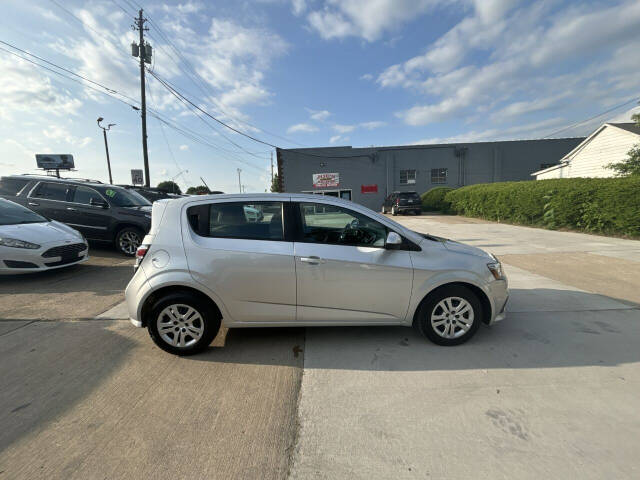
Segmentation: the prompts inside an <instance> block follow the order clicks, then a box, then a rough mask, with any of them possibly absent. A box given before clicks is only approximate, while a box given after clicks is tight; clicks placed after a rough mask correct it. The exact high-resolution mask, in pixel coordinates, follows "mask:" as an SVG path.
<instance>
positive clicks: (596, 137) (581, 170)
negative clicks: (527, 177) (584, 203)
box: [531, 123, 640, 180]
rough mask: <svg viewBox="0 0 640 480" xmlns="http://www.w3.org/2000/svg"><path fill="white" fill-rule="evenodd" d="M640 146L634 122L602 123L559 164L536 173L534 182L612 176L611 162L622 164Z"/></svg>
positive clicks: (637, 128) (638, 129)
mask: <svg viewBox="0 0 640 480" xmlns="http://www.w3.org/2000/svg"><path fill="white" fill-rule="evenodd" d="M638 144H640V127H638V126H637V125H636V124H635V123H605V124H604V125H602V126H600V127H599V128H598V129H597V130H596V131H595V132H593V133H592V134H591V135H589V136H588V137H587V138H585V139H584V141H583V142H581V143H580V144H579V145H578V146H576V148H574V149H572V150H571V151H570V152H569V153H567V154H566V155H565V156H564V157H562V158H561V159H560V163H558V164H557V165H553V166H551V167H549V168H545V169H542V170H538V171H536V172H533V173H532V174H531V175H532V176H534V177H535V178H536V180H544V179H546V178H575V177H613V176H614V175H615V171H614V170H612V169H610V168H607V165H609V164H610V163H620V162H623V161H624V160H625V159H626V158H627V156H628V153H629V150H631V149H632V148H633V147H634V146H635V145H638Z"/></svg>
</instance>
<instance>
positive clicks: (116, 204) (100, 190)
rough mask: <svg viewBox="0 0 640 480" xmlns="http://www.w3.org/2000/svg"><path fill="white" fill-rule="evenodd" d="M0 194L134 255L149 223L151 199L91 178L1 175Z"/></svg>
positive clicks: (94, 238) (92, 238) (87, 235)
mask: <svg viewBox="0 0 640 480" xmlns="http://www.w3.org/2000/svg"><path fill="white" fill-rule="evenodd" d="M0 197H3V198H5V199H8V200H11V201H13V202H16V203H19V204H20V205H23V206H25V207H27V208H29V209H31V210H33V211H34V212H36V213H39V214H40V215H42V216H44V217H47V218H51V219H53V220H57V221H59V222H62V223H66V224H67V225H70V226H72V227H73V228H75V229H77V230H79V231H80V232H82V233H83V234H84V236H85V237H86V238H88V239H89V240H98V241H105V242H111V243H113V244H114V245H115V247H116V248H117V249H118V250H119V251H120V252H121V253H123V254H125V255H129V256H133V255H135V253H136V249H137V248H138V245H140V242H141V241H142V238H143V237H144V235H145V234H146V233H147V232H148V231H149V227H150V226H151V203H149V201H148V200H147V199H145V198H144V197H142V196H140V195H138V194H137V193H136V192H134V191H131V190H126V189H124V188H122V187H118V186H116V185H109V184H104V183H100V182H96V181H90V180H80V179H70V178H56V177H50V176H42V175H12V176H7V177H2V178H0Z"/></svg>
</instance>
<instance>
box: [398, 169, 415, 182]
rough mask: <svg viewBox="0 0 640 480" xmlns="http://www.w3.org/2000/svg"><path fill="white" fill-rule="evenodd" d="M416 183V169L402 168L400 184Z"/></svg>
mask: <svg viewBox="0 0 640 480" xmlns="http://www.w3.org/2000/svg"><path fill="white" fill-rule="evenodd" d="M415 183H416V171H415V170H400V185H414V184H415Z"/></svg>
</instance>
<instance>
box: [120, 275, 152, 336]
mask: <svg viewBox="0 0 640 480" xmlns="http://www.w3.org/2000/svg"><path fill="white" fill-rule="evenodd" d="M150 293H151V285H150V284H149V281H148V280H147V275H146V274H145V273H144V270H143V268H142V267H141V266H139V267H138V268H137V269H136V273H135V274H134V275H133V278H132V279H131V280H130V281H129V284H128V285H127V288H126V289H125V291H124V299H125V302H126V304H127V313H128V314H129V320H130V321H131V323H132V324H133V325H135V326H136V327H143V326H144V325H143V322H142V320H143V319H142V305H143V303H144V301H145V299H146V298H147V297H148V296H149V294H150Z"/></svg>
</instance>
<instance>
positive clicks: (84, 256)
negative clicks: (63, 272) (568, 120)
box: [0, 241, 89, 275]
mask: <svg viewBox="0 0 640 480" xmlns="http://www.w3.org/2000/svg"><path fill="white" fill-rule="evenodd" d="M75 243H77V244H80V243H84V245H85V248H84V250H82V251H80V252H78V253H73V254H71V255H67V254H63V255H57V256H48V257H44V256H43V254H44V253H45V252H47V251H48V250H51V249H54V248H64V247H66V246H68V245H69V243H68V242H66V241H65V242H59V241H58V242H50V243H46V244H43V245H42V246H41V247H40V248H38V249H35V250H31V249H26V248H13V247H0V275H19V274H23V273H35V272H44V271H48V270H56V269H58V268H64V267H70V266H72V265H77V264H79V263H84V262H86V261H87V260H89V246H88V244H87V242H86V241H85V242H82V241H77V242H75Z"/></svg>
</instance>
